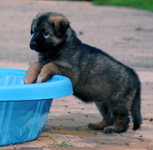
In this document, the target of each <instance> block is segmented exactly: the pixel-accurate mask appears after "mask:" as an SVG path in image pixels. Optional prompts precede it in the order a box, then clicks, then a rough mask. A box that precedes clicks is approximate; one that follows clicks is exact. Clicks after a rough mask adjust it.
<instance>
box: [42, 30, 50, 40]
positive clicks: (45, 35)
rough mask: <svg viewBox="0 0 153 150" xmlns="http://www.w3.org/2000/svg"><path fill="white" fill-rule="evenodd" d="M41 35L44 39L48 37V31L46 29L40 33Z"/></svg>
mask: <svg viewBox="0 0 153 150" xmlns="http://www.w3.org/2000/svg"><path fill="white" fill-rule="evenodd" d="M42 35H43V37H44V38H45V39H48V38H49V37H50V34H49V33H48V32H46V31H44V32H43V33H42Z"/></svg>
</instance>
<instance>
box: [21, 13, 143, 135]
mask: <svg viewBox="0 0 153 150" xmlns="http://www.w3.org/2000/svg"><path fill="white" fill-rule="evenodd" d="M31 34H32V35H33V37H32V39H31V42H30V47H31V49H33V50H35V51H37V52H38V62H36V63H34V64H33V65H32V66H31V67H30V68H29V69H28V71H27V73H26V75H25V79H24V82H25V84H30V83H34V82H35V81H37V82H38V83H40V82H45V81H47V80H48V79H50V78H51V77H52V76H53V75H55V74H60V75H64V76H67V77H68V78H70V79H71V81H72V84H73V90H74V95H75V96H76V97H78V98H79V99H81V100H82V101H83V102H86V103H89V102H94V103H95V104H96V106H97V108H98V110H99V112H100V113H101V115H102V117H103V121H101V122H99V123H96V124H92V123H90V124H89V125H88V127H89V128H90V129H97V130H103V132H104V133H113V132H115V133H121V132H124V131H126V130H127V129H128V125H129V115H130V114H131V116H132V119H133V123H134V127H133V129H134V130H136V129H138V128H139V127H140V125H141V112H140V104H141V99H140V91H141V89H140V81H139V79H138V76H137V75H136V73H135V71H134V70H133V69H131V68H129V67H127V66H125V65H124V64H122V63H120V62H118V61H117V60H115V59H114V58H112V57H111V56H109V55H108V54H106V53H105V52H103V51H102V50H100V49H97V48H95V47H92V46H89V45H87V44H84V43H82V42H81V41H80V40H79V39H78V38H77V36H76V34H75V32H74V30H73V29H72V28H71V26H70V23H69V21H68V20H67V18H66V17H65V16H63V15H61V14H58V13H53V12H47V13H43V14H39V15H38V16H36V18H35V19H34V20H33V22H32V25H31Z"/></svg>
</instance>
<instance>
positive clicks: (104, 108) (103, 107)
mask: <svg viewBox="0 0 153 150" xmlns="http://www.w3.org/2000/svg"><path fill="white" fill-rule="evenodd" d="M95 104H96V106H97V108H98V110H99V111H100V113H101V115H102V117H103V121H101V122H98V123H95V124H94V123H89V124H88V128H90V129H93V130H103V129H104V128H105V127H107V126H110V125H112V124H113V122H114V121H113V119H112V117H111V113H110V109H109V106H108V104H107V103H102V102H96V103H95Z"/></svg>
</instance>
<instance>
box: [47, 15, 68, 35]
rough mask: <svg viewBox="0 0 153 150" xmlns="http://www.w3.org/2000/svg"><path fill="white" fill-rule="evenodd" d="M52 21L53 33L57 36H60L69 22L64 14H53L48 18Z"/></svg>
mask: <svg viewBox="0 0 153 150" xmlns="http://www.w3.org/2000/svg"><path fill="white" fill-rule="evenodd" d="M50 20H51V22H52V23H53V26H54V29H55V34H56V35H57V36H59V37H62V36H63V34H64V33H65V32H66V30H67V28H68V27H69V22H68V20H67V19H66V18H65V17H64V16H53V17H51V18H50Z"/></svg>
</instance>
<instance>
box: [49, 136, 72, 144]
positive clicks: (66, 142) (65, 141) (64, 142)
mask: <svg viewBox="0 0 153 150" xmlns="http://www.w3.org/2000/svg"><path fill="white" fill-rule="evenodd" d="M48 137H49V138H50V139H51V140H52V141H53V145H58V146H72V145H70V144H68V143H69V142H70V140H64V141H63V142H61V143H58V142H57V141H56V140H55V139H54V138H53V137H51V136H50V135H48Z"/></svg>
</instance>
